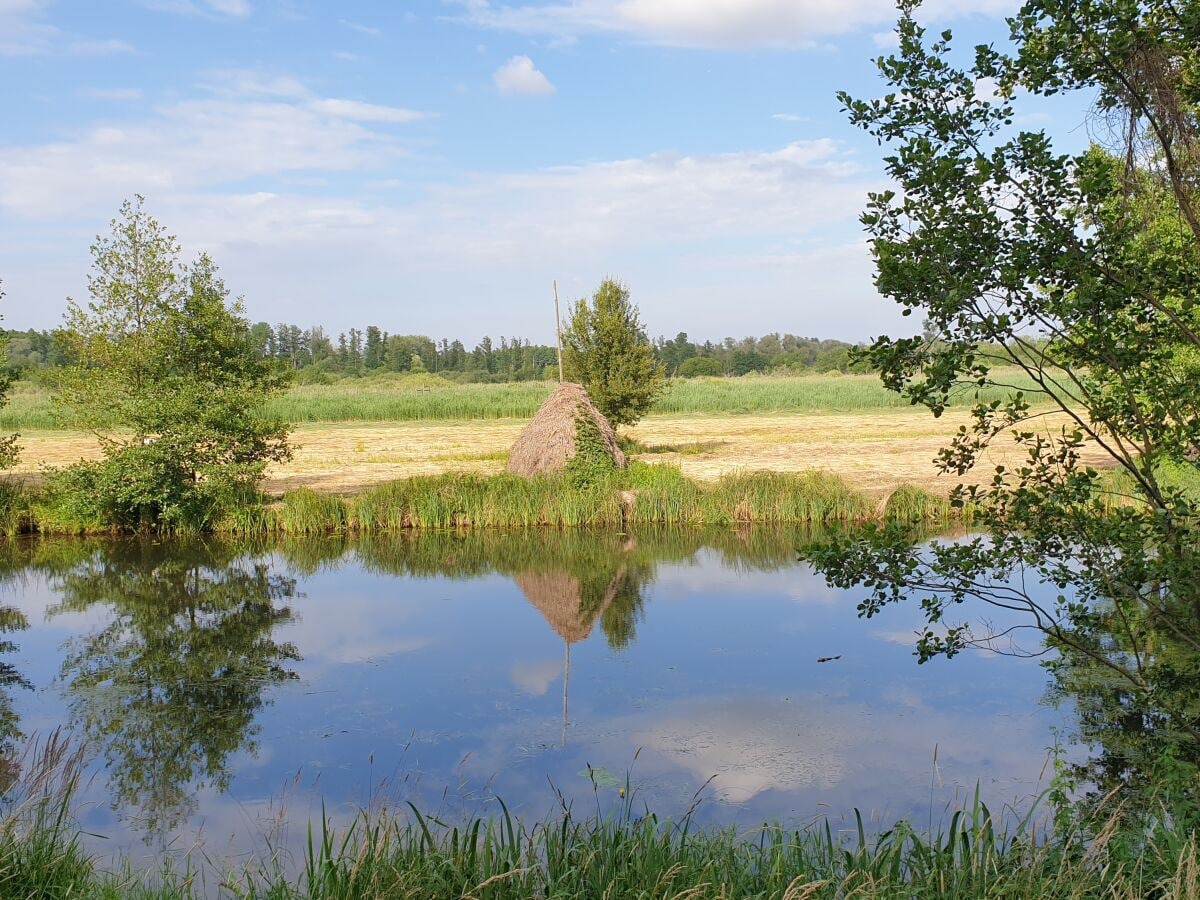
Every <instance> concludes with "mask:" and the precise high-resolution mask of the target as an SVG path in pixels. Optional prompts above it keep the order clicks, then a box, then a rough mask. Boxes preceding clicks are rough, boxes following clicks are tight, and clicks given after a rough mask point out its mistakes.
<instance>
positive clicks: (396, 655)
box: [0, 529, 1065, 854]
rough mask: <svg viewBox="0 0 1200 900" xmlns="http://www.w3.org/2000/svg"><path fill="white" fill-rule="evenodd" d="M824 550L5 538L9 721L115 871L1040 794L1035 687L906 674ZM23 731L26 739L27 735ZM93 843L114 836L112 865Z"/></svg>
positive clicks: (1041, 716) (1040, 709) (602, 541)
mask: <svg viewBox="0 0 1200 900" xmlns="http://www.w3.org/2000/svg"><path fill="white" fill-rule="evenodd" d="M812 539H813V535H812V534H811V533H808V532H802V531H795V530H774V529H750V530H738V529H722V530H697V531H675V532H647V533H642V534H633V535H624V534H613V533H596V532H588V531H576V532H565V533H564V532H549V531H530V532H518V533H509V532H496V531H492V532H483V531H476V532H469V533H462V534H457V533H456V534H446V533H428V532H426V533H419V534H402V535H397V536H388V537H385V538H372V539H365V538H364V539H360V540H350V539H345V538H327V539H322V540H304V541H287V542H282V543H258V544H252V543H241V544H238V543H228V542H223V541H215V540H193V541H184V540H180V541H163V542H153V541H133V540H122V541H95V542H93V541H42V542H9V543H7V544H6V545H4V549H3V557H2V560H3V562H2V564H3V571H4V580H3V583H2V585H0V607H2V608H3V611H2V612H0V625H2V626H3V627H4V628H5V629H6V631H7V633H6V634H4V635H2V637H3V639H4V640H5V642H6V643H5V644H4V646H3V648H2V649H3V653H2V654H0V661H3V663H4V666H5V668H4V669H3V670H2V672H0V674H2V675H3V678H4V682H5V687H4V689H3V690H4V699H3V701H0V702H2V706H0V724H2V725H3V726H4V727H5V729H6V731H7V735H8V738H7V739H8V741H9V742H11V743H13V744H14V745H16V744H21V743H23V742H24V741H27V740H28V739H30V738H33V737H37V736H43V737H44V736H45V735H47V734H50V733H52V732H53V731H54V730H55V729H62V731H63V733H64V734H65V735H66V736H67V737H68V738H70V740H71V741H72V742H73V743H74V745H75V746H77V747H81V748H82V753H83V759H84V764H83V765H84V775H85V777H84V778H83V779H82V780H81V786H80V788H79V797H78V801H79V804H78V805H79V809H80V816H81V820H82V824H83V826H84V827H85V829H86V830H87V831H88V832H89V833H90V834H91V835H93V837H89V840H90V841H93V842H95V843H96V844H97V845H98V846H100V847H101V849H104V850H105V851H109V850H118V849H125V850H129V849H135V850H136V848H138V847H145V848H147V849H146V852H152V850H153V848H158V849H159V850H161V849H162V848H164V847H174V848H177V849H178V848H188V847H191V846H193V845H194V844H195V843H196V842H197V841H199V842H202V843H203V844H204V846H205V848H206V850H207V852H209V853H211V854H223V853H232V854H236V853H240V852H243V851H245V850H247V849H251V848H253V847H255V846H258V845H261V844H262V843H263V842H265V841H270V842H271V844H272V846H275V847H278V846H281V845H282V844H286V843H289V842H291V843H295V842H296V841H297V840H300V839H302V837H303V834H304V829H305V826H306V824H307V819H308V817H309V816H319V815H320V812H321V808H322V807H321V804H322V803H323V804H324V808H325V809H326V811H327V812H328V814H329V815H330V816H331V817H334V818H338V817H341V818H349V817H350V816H352V815H353V813H354V811H355V810H357V809H359V808H361V807H364V806H368V805H376V806H378V805H381V804H386V805H389V806H393V807H394V806H397V805H401V804H403V803H404V802H405V801H411V802H412V803H413V804H414V805H415V806H416V807H418V808H419V809H421V810H422V811H427V812H431V813H434V814H437V815H440V816H441V817H443V818H449V819H451V820H453V819H456V818H460V817H462V816H465V815H470V814H477V813H481V812H482V813H486V812H489V811H492V810H496V809H497V808H498V807H497V806H496V801H495V799H494V798H497V797H499V798H501V799H502V800H503V801H504V802H505V803H506V804H507V805H508V807H509V808H510V809H512V810H514V811H515V812H517V813H518V814H520V815H522V816H524V817H526V818H529V819H536V818H539V817H543V816H547V815H552V814H554V812H555V811H556V810H557V809H559V808H560V804H562V803H567V804H572V805H574V806H575V808H576V809H577V810H581V811H583V812H588V811H591V812H595V811H596V810H597V809H600V810H601V811H603V810H605V809H608V808H611V806H612V805H613V804H614V803H615V802H616V801H617V799H618V798H619V796H620V793H621V789H622V788H623V787H624V786H625V785H626V783H627V782H628V784H629V785H630V786H631V787H632V788H633V789H634V790H635V791H636V792H637V794H636V796H637V802H638V804H639V805H641V806H642V807H644V808H646V809H649V810H653V811H654V812H657V813H659V814H660V815H663V816H678V815H680V814H682V813H683V812H684V811H686V810H688V809H689V808H693V807H694V810H695V815H696V817H697V818H698V819H699V820H700V821H702V822H715V823H722V824H735V825H741V826H749V825H753V824H755V823H760V822H763V821H764V820H778V821H782V822H784V823H788V824H801V823H804V822H807V821H810V820H812V819H814V818H815V817H819V816H830V817H832V819H833V822H834V824H835V827H836V826H837V825H838V823H849V822H851V821H852V818H851V817H852V811H853V810H854V809H855V808H858V809H861V810H862V811H863V813H864V815H866V816H867V817H868V818H869V820H870V821H876V822H881V823H890V822H891V821H894V820H895V819H897V818H901V817H908V818H910V819H912V820H913V821H914V822H915V823H919V824H922V825H924V824H926V823H928V822H934V823H935V824H936V822H937V821H938V820H940V819H941V817H942V815H943V813H944V810H945V809H946V807H947V805H948V804H952V803H954V802H955V800H956V799H961V798H964V797H966V796H968V795H970V794H971V793H973V792H974V790H975V789H976V786H977V785H978V786H979V788H980V790H981V792H982V793H983V795H984V796H985V797H986V798H987V799H988V800H989V801H990V802H992V803H993V804H1003V803H1006V802H1014V803H1017V804H1025V805H1027V804H1028V802H1029V800H1030V798H1031V797H1032V796H1033V795H1035V794H1036V793H1037V792H1038V791H1039V790H1041V789H1042V788H1044V787H1045V784H1046V780H1047V778H1048V769H1047V756H1048V748H1050V747H1051V746H1052V745H1053V743H1054V740H1055V735H1054V733H1055V728H1056V725H1058V724H1059V723H1060V722H1061V720H1062V717H1063V716H1064V715H1065V712H1064V711H1063V710H1061V709H1055V708H1052V707H1050V706H1048V705H1047V704H1046V703H1045V702H1044V701H1043V697H1044V695H1045V693H1046V676H1045V673H1044V672H1043V670H1042V669H1041V668H1040V667H1039V666H1038V664H1037V663H1036V662H1035V661H1033V660H1028V659H1013V658H1005V657H998V656H996V655H994V654H988V653H984V652H972V653H966V654H964V655H962V656H961V657H959V658H956V659H954V660H951V661H937V662H933V663H929V664H927V665H918V664H917V662H916V660H915V658H914V656H913V653H912V647H913V641H914V635H913V631H914V628H915V627H916V625H917V624H918V620H917V615H916V611H913V610H903V609H896V610H894V611H892V612H891V613H889V614H888V615H887V616H883V617H880V618H876V619H871V620H862V619H860V618H858V616H857V612H856V609H855V606H856V602H857V599H858V598H857V596H856V595H855V594H854V593H853V592H849V593H847V592H841V591H837V590H833V589H830V588H828V587H826V585H825V583H824V581H823V579H822V578H820V577H819V576H817V575H815V574H814V573H813V572H812V571H811V569H809V568H808V567H807V566H806V565H804V564H802V563H800V562H798V558H797V552H796V548H797V547H799V546H801V545H803V544H804V543H806V542H807V541H809V540H812ZM18 732H19V733H22V734H23V735H24V738H21V737H19V735H18ZM96 836H99V837H96Z"/></svg>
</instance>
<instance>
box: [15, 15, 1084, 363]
mask: <svg viewBox="0 0 1200 900" xmlns="http://www.w3.org/2000/svg"><path fill="white" fill-rule="evenodd" d="M1012 7H1013V4H1012V3H1011V2H1010V0H937V2H934V3H931V4H929V5H928V6H927V10H926V12H925V13H923V15H924V16H925V17H926V18H927V19H928V20H929V21H931V22H932V23H935V24H937V25H938V26H939V27H940V26H946V25H948V26H951V27H953V28H954V29H955V32H956V34H958V35H960V36H961V37H962V39H963V41H964V43H966V42H975V41H979V40H1001V39H1002V38H1003V36H1004V34H1005V33H1006V29H1005V26H1004V23H1003V15H1004V14H1006V13H1009V12H1011V10H1012ZM894 18H895V13H894V10H893V9H892V8H891V6H890V4H889V3H887V2H883V0H414V2H392V3H383V2H366V0H358V2H355V0H346V2H337V3H333V2H316V0H87V2H84V0H74V2H71V0H0V82H2V83H3V84H4V85H5V89H4V91H3V92H0V123H2V124H0V279H3V281H4V287H5V290H6V292H7V297H6V298H5V301H4V304H3V309H2V311H3V315H4V317H5V321H6V324H8V325H9V326H10V327H20V328H24V327H50V326H53V325H55V324H57V322H58V321H59V320H60V318H61V314H62V311H63V309H64V307H65V298H66V297H67V296H68V295H70V296H73V297H76V298H77V299H82V298H84V297H86V276H87V269H88V264H89V259H88V246H89V244H90V242H91V240H92V239H93V238H94V236H95V234H96V233H97V232H99V231H102V230H104V229H105V228H106V225H107V222H108V220H109V219H110V218H111V217H112V215H113V214H114V212H115V211H116V209H117V207H118V205H119V204H120V202H121V200H122V198H125V197H128V196H131V195H132V194H134V193H141V194H143V195H145V197H146V199H147V204H148V206H149V209H150V211H151V212H152V213H154V214H155V215H156V216H157V217H158V218H159V219H160V220H161V221H162V222H163V223H164V224H165V225H166V226H167V227H168V228H169V229H170V230H172V231H173V232H175V233H176V234H177V235H178V236H179V238H180V240H181V242H182V243H183V245H184V247H185V251H186V253H187V255H189V256H190V255H194V254H195V253H197V252H199V251H201V250H205V251H208V252H209V253H211V254H212V255H213V256H214V258H215V259H216V261H217V263H218V264H219V265H220V266H221V268H222V271H223V273H224V276H225V279H226V282H227V284H228V285H229V287H230V288H231V290H233V291H234V292H235V293H238V294H242V295H244V297H245V300H246V306H247V312H248V314H249V316H250V317H251V318H252V319H255V320H258V319H265V320H268V321H271V322H278V321H288V322H295V323H297V324H300V325H309V324H322V325H325V326H326V327H327V328H330V329H332V330H333V331H335V332H336V331H340V330H344V329H346V328H348V327H350V326H352V325H358V326H360V327H361V326H362V325H365V324H367V323H376V324H379V325H380V326H381V327H383V328H385V329H386V330H388V331H391V332H396V333H425V334H429V335H431V336H433V337H441V336H450V337H461V338H463V339H464V340H469V341H474V340H476V339H478V338H479V337H480V336H482V335H483V334H485V333H488V334H492V335H500V334H506V335H512V334H519V335H523V336H528V337H531V338H534V339H540V340H548V339H549V337H550V335H551V334H552V326H553V323H552V314H551V312H550V310H552V301H551V293H550V283H551V279H557V280H558V284H559V288H560V293H561V294H562V295H563V297H564V298H565V299H573V298H576V297H578V296H581V295H583V294H585V293H587V292H589V291H590V290H591V289H592V288H594V286H595V284H596V283H597V282H598V281H599V280H600V279H601V278H602V277H604V276H606V275H610V274H611V275H616V276H618V277H621V278H623V279H624V280H625V281H627V282H628V283H629V285H630V287H631V289H632V291H633V296H634V299H635V301H636V302H637V303H638V304H639V305H640V307H641V310H642V314H643V319H644V320H645V321H646V323H647V326H648V328H649V330H650V331H651V333H653V334H659V333H665V334H668V335H673V334H674V333H675V332H676V331H679V330H681V329H682V330H687V331H688V332H689V333H690V334H691V335H692V336H693V338H699V339H704V338H719V337H722V336H725V335H734V336H743V335H746V334H760V333H764V332H767V331H775V330H778V331H790V332H792V333H796V334H805V335H817V336H823V337H838V338H843V339H850V340H862V339H866V338H869V337H871V336H873V335H875V334H879V333H884V332H887V333H893V334H894V333H899V332H904V331H911V327H912V326H911V323H910V322H909V321H908V320H902V319H901V318H900V317H899V316H898V315H897V313H896V311H895V309H893V307H892V306H891V304H890V303H888V302H887V301H886V300H884V299H882V298H880V297H878V296H877V295H876V293H875V291H874V289H873V287H872V285H871V264H870V259H869V256H868V254H867V251H866V247H865V243H864V240H863V236H862V234H861V229H860V227H859V225H858V222H857V217H858V214H859V212H860V210H861V208H862V206H863V202H864V198H865V194H866V192H867V191H869V190H872V189H877V188H879V187H882V186H883V185H884V184H885V182H884V180H883V177H882V174H881V167H880V165H879V163H878V157H879V150H878V148H877V147H876V146H875V144H874V142H873V141H872V140H870V139H869V138H867V137H865V136H864V135H862V134H860V133H858V132H856V131H855V130H853V129H852V128H851V127H850V126H849V125H847V124H846V122H845V120H844V117H843V116H842V115H841V114H840V112H839V109H838V103H837V100H836V99H835V97H834V93H835V91H836V90H838V89H842V88H844V89H847V90H849V91H850V92H851V93H854V94H857V95H860V96H873V95H877V94H879V93H882V88H881V84H880V82H879V81H878V79H877V77H876V73H875V69H874V66H873V64H872V63H871V58H872V57H874V56H876V55H878V54H879V53H880V52H881V48H886V47H887V46H888V44H889V40H890V29H891V25H892V22H893V21H894ZM1084 108H1085V106H1084V104H1082V103H1076V102H1074V101H1073V100H1064V101H1061V102H1060V103H1059V104H1058V107H1057V109H1056V110H1055V114H1056V127H1060V128H1062V130H1063V133H1064V137H1065V139H1066V140H1067V141H1068V142H1076V143H1077V142H1078V140H1079V132H1078V131H1077V130H1072V127H1073V126H1074V125H1077V124H1078V123H1079V122H1082V120H1083V110H1084ZM1026 115H1027V118H1028V121H1029V122H1030V123H1033V124H1038V123H1039V117H1041V119H1044V120H1048V115H1047V113H1046V112H1045V111H1044V110H1040V109H1039V110H1029V111H1027V113H1026Z"/></svg>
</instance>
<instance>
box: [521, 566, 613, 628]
mask: <svg viewBox="0 0 1200 900" xmlns="http://www.w3.org/2000/svg"><path fill="white" fill-rule="evenodd" d="M624 580H625V567H624V566H622V567H621V568H620V570H619V571H618V572H617V574H616V575H615V576H614V577H613V579H612V581H611V582H609V585H608V588H607V589H606V590H605V592H604V596H603V598H601V600H600V603H599V604H597V605H596V606H595V607H594V608H588V609H585V608H584V603H583V591H582V589H581V586H580V583H579V579H578V578H576V577H575V576H574V575H568V574H567V573H566V572H525V573H523V574H521V575H518V576H516V578H515V581H516V582H517V587H519V588H520V589H521V592H522V593H523V594H524V595H525V597H526V599H527V600H529V602H530V603H532V604H533V605H534V606H536V607H537V610H538V612H540V613H541V614H542V617H543V618H545V620H546V623H547V624H548V625H549V626H550V627H551V628H553V629H554V630H555V631H556V632H557V633H558V636H559V637H561V638H562V639H563V640H564V641H566V642H567V643H568V644H577V643H579V642H580V641H582V640H584V639H585V638H587V636H588V635H589V634H591V633H592V628H593V627H594V626H595V624H596V620H597V619H599V618H600V616H602V615H603V614H604V611H605V610H606V609H608V605H609V604H610V603H612V601H613V598H614V597H616V596H617V591H618V590H620V588H621V583H622V582H623V581H624Z"/></svg>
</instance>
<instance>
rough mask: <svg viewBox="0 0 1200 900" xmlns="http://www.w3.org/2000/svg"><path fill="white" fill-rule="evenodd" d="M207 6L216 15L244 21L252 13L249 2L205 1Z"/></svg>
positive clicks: (234, 0) (228, 0)
mask: <svg viewBox="0 0 1200 900" xmlns="http://www.w3.org/2000/svg"><path fill="white" fill-rule="evenodd" d="M204 3H205V5H206V6H208V8H209V9H211V10H212V11H213V12H215V13H219V14H220V15H223V16H229V17H231V18H235V19H242V18H245V17H246V16H248V15H250V13H251V12H252V10H251V8H250V3H249V2H248V0H204Z"/></svg>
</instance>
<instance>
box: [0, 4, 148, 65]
mask: <svg viewBox="0 0 1200 900" xmlns="http://www.w3.org/2000/svg"><path fill="white" fill-rule="evenodd" d="M45 5H46V4H45V3H44V2H43V0H0V56H42V55H48V54H53V55H60V56H108V55H112V54H116V53H131V52H132V51H133V47H132V46H131V45H130V44H129V43H127V42H126V41H122V40H117V39H115V38H100V39H98V38H91V37H84V36H81V35H77V34H72V33H70V32H67V31H64V30H63V29H61V28H58V27H57V26H55V25H51V24H49V23H48V22H46V21H45V18H44V12H45Z"/></svg>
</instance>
